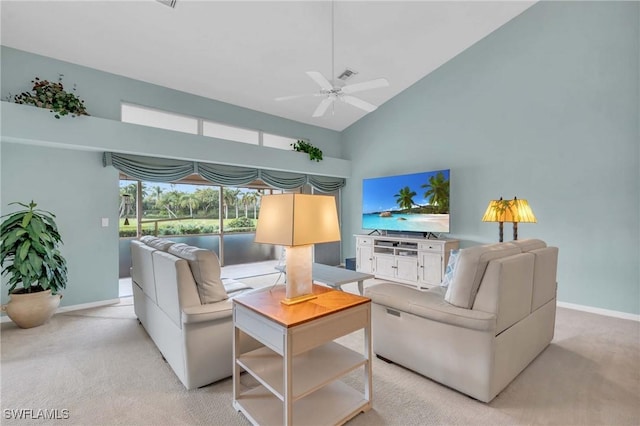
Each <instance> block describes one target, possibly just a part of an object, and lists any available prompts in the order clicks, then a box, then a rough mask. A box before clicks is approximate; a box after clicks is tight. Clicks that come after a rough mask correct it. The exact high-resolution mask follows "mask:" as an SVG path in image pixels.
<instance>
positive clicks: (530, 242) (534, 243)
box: [511, 238, 547, 253]
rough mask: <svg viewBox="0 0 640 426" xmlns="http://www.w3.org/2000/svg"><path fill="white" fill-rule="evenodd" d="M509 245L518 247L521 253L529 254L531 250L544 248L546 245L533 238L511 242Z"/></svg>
mask: <svg viewBox="0 0 640 426" xmlns="http://www.w3.org/2000/svg"><path fill="white" fill-rule="evenodd" d="M511 244H514V245H516V246H518V247H520V250H522V252H523V253H526V252H529V251H531V250H538V249H541V248H545V247H546V246H547V243H545V242H544V241H542V240H538V239H535V238H528V239H526V240H514V241H511Z"/></svg>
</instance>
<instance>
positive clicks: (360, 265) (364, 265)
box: [356, 246, 373, 274]
mask: <svg viewBox="0 0 640 426" xmlns="http://www.w3.org/2000/svg"><path fill="white" fill-rule="evenodd" d="M356 271H358V272H364V273H365V274H372V273H373V247H372V246H358V247H357V249H356Z"/></svg>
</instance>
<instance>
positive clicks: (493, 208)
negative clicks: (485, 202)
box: [482, 197, 507, 242]
mask: <svg viewBox="0 0 640 426" xmlns="http://www.w3.org/2000/svg"><path fill="white" fill-rule="evenodd" d="M506 210H507V204H505V201H504V200H503V199H502V197H500V199H499V200H491V201H489V206H488V207H487V210H486V211H485V212H484V216H482V221H483V222H498V224H499V228H498V229H499V230H500V242H502V241H503V239H504V222H506V220H505V217H506V214H505V211H506Z"/></svg>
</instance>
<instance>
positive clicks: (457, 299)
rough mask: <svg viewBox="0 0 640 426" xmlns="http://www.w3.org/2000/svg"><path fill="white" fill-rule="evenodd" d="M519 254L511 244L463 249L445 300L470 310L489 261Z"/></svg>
mask: <svg viewBox="0 0 640 426" xmlns="http://www.w3.org/2000/svg"><path fill="white" fill-rule="evenodd" d="M518 253H522V250H521V249H520V247H518V246H516V245H514V244H511V243H498V244H490V245H483V246H476V247H470V248H465V249H461V250H460V253H459V254H458V260H457V262H456V267H455V269H454V272H453V279H452V281H451V283H450V284H449V286H448V287H447V293H446V294H445V297H444V299H445V300H446V301H447V302H448V303H450V304H452V305H454V306H458V307H460V308H465V309H470V308H471V306H473V301H474V300H475V297H476V293H477V292H478V287H479V286H480V281H482V276H483V275H484V271H485V270H486V269H487V264H488V263H489V261H490V260H493V259H499V258H501V257H506V256H511V255H514V254H518Z"/></svg>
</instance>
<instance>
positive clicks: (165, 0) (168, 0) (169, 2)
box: [156, 0, 178, 9]
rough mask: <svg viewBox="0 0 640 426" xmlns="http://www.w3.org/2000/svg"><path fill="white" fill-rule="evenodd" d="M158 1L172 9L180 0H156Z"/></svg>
mask: <svg viewBox="0 0 640 426" xmlns="http://www.w3.org/2000/svg"><path fill="white" fill-rule="evenodd" d="M156 1H157V2H158V3H162V4H164V5H165V6H169V7H170V8H172V9H175V8H176V3H177V2H178V0H156Z"/></svg>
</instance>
